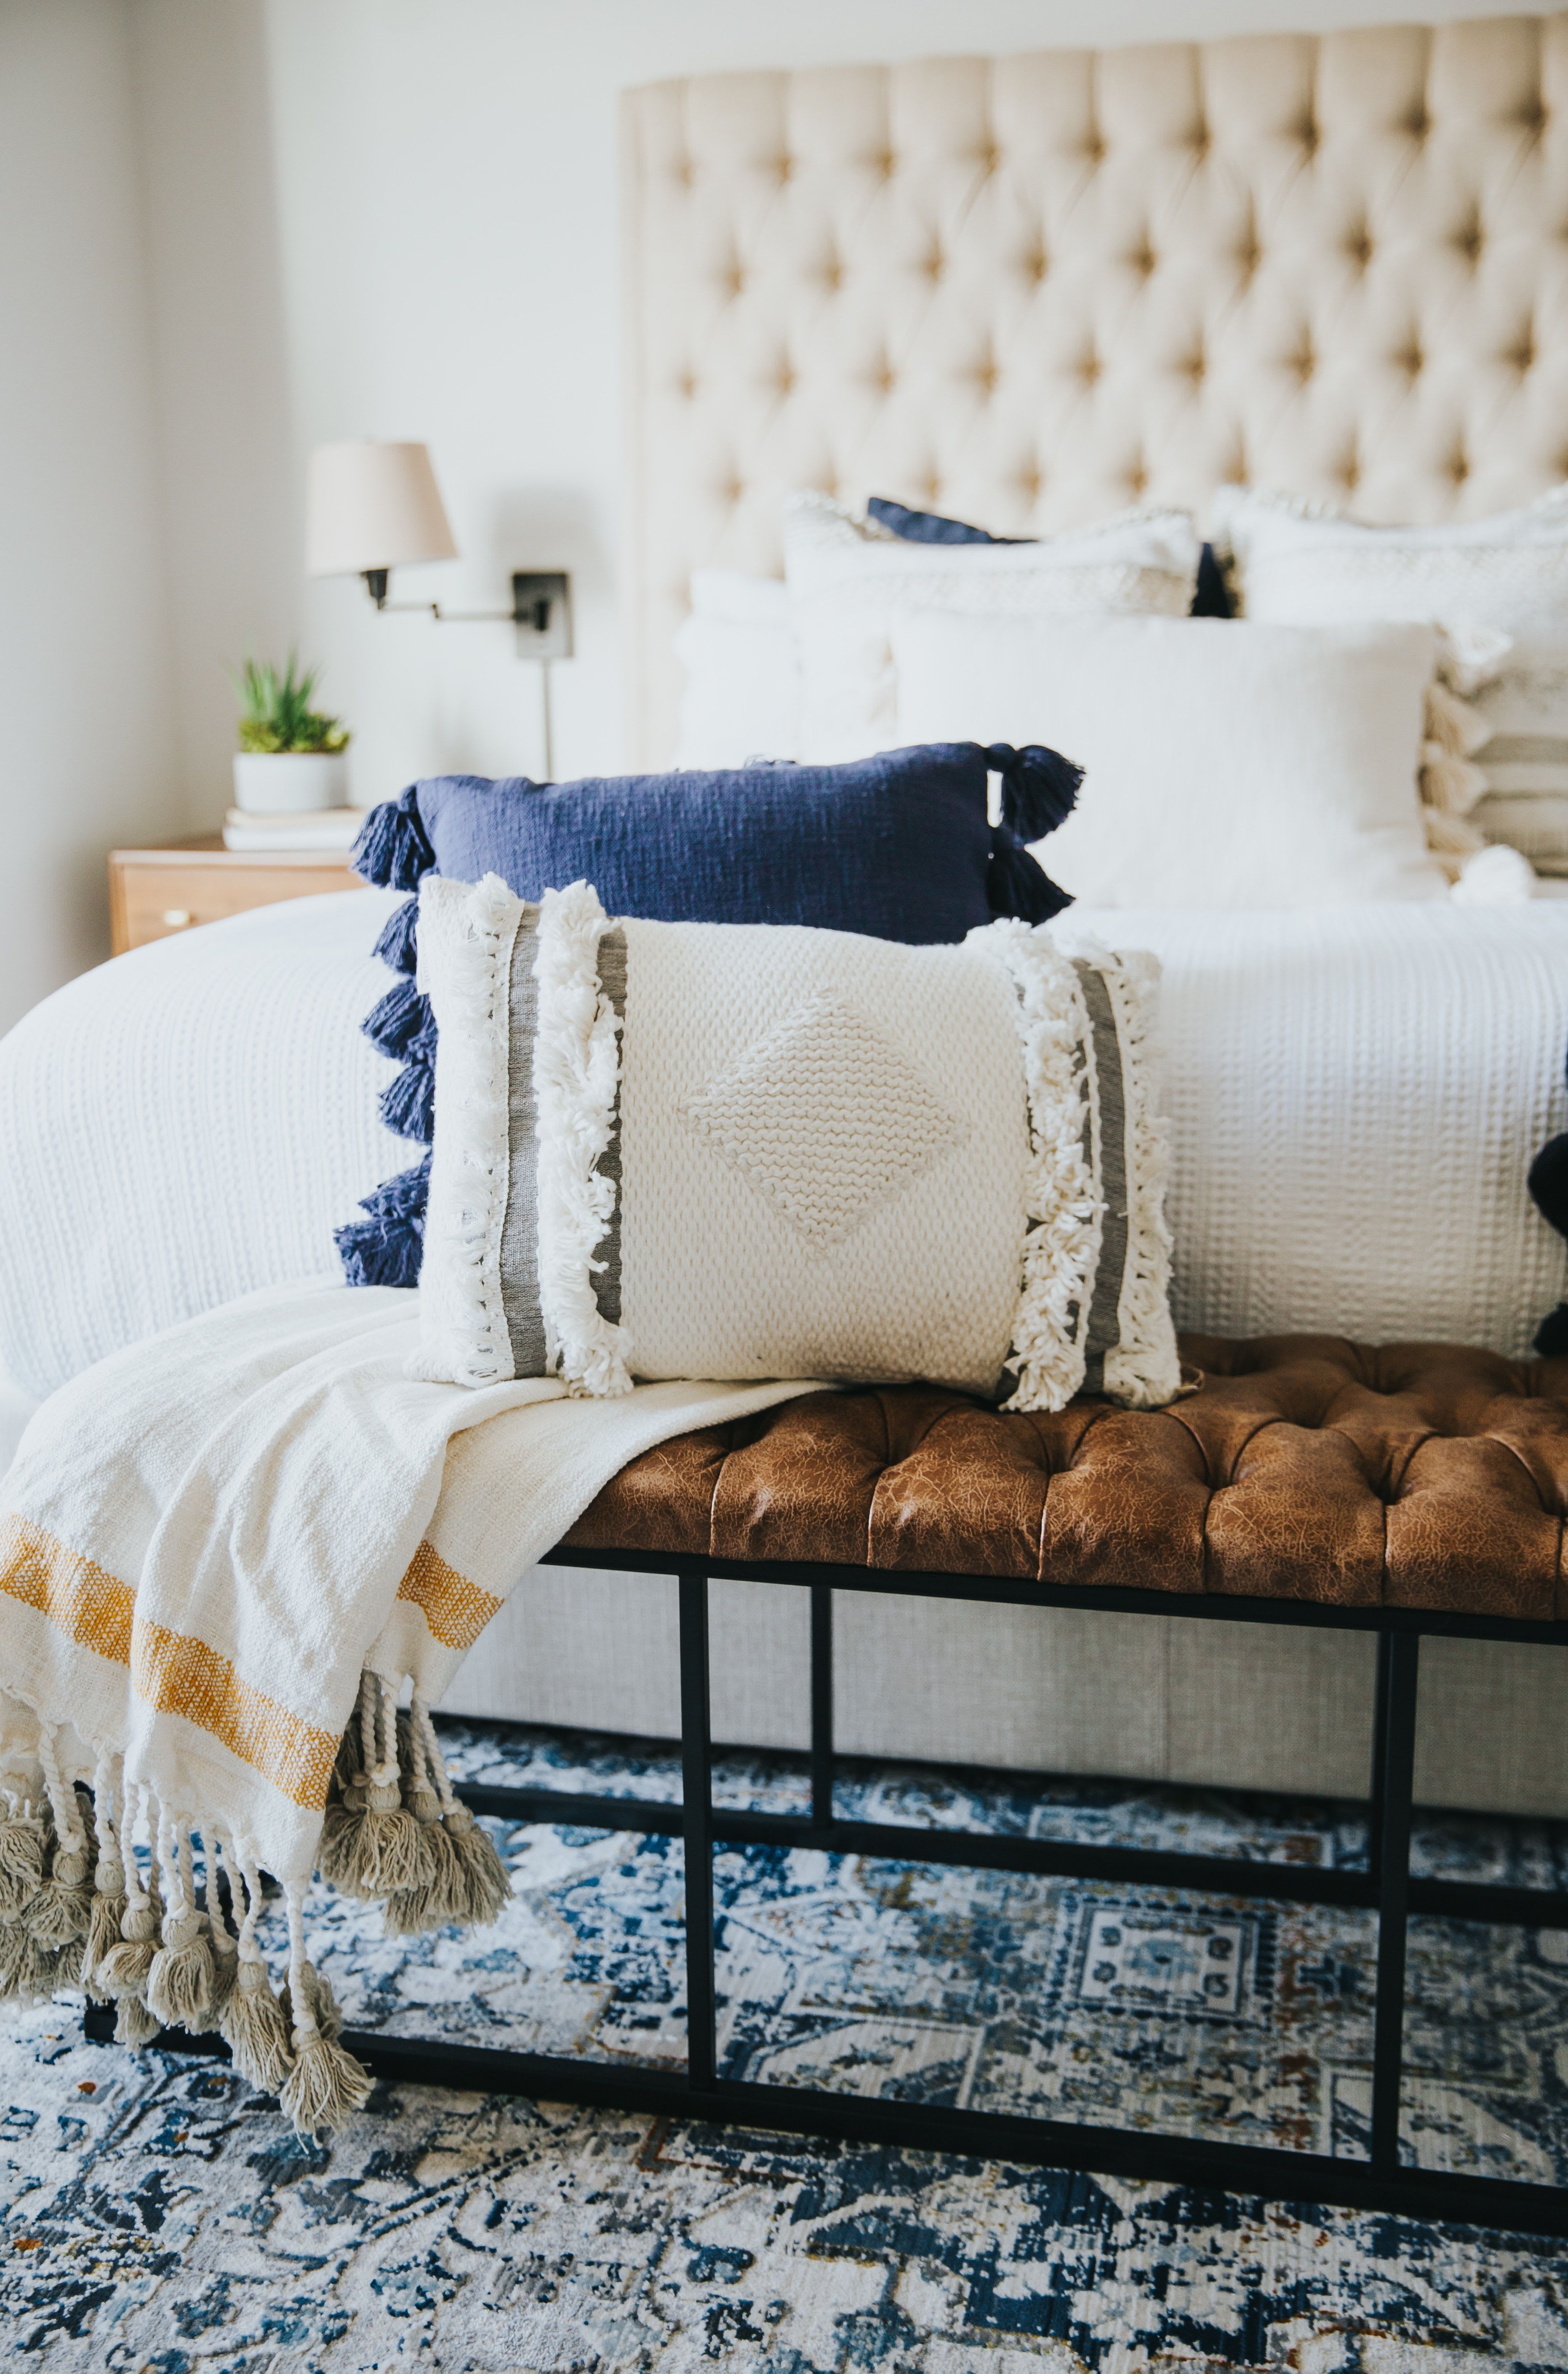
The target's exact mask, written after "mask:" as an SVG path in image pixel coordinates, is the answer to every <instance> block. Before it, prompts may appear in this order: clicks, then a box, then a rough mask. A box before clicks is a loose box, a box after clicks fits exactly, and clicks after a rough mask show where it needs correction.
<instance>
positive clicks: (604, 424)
mask: <svg viewBox="0 0 1568 2374" xmlns="http://www.w3.org/2000/svg"><path fill="white" fill-rule="evenodd" d="M1505 5H1506V0H1504V6H1505ZM1480 13H1486V10H1485V0H1457V5H1453V6H1444V5H1442V0H1435V5H1433V6H1428V7H1424V8H1423V7H1421V6H1404V7H1401V6H1399V5H1398V0H1360V5H1356V0H1099V5H1098V6H1095V7H1094V8H1093V9H1089V8H1086V7H1085V6H1082V0H269V5H268V25H269V29H270V35H271V45H272V67H273V103H274V111H275V125H276V139H277V149H276V172H277V184H278V191H279V196H280V202H281V210H282V235H283V253H284V285H285V290H286V305H287V318H288V324H289V336H290V347H291V353H292V357H293V368H294V387H295V405H296V411H297V417H298V426H299V429H300V432H301V434H302V436H303V437H304V438H305V439H306V440H307V441H317V440H324V439H327V438H333V437H344V436H353V435H357V434H361V433H366V432H368V433H369V434H372V435H375V436H380V437H415V438H425V439H427V441H429V443H430V445H431V448H432V451H433V453H434V456H435V461H436V466H437V470H438V472H439V476H440V478H441V481H442V485H443V487H444V488H445V491H446V494H447V499H448V506H449V509H450V511H451V516H452V521H453V524H454V527H455V529H456V533H457V540H458V544H459V546H460V548H461V549H462V554H463V558H462V562H460V563H458V564H456V565H453V564H447V565H445V566H443V567H440V568H431V569H424V570H407V571H405V572H403V573H402V576H401V579H400V581H399V582H400V587H401V591H402V592H403V593H404V594H406V595H410V596H412V595H414V594H415V593H416V592H417V593H420V594H422V595H423V596H424V597H426V598H428V597H429V596H431V595H435V596H437V597H439V599H441V600H442V601H443V602H445V601H448V600H450V601H451V603H452V605H453V606H458V607H479V606H482V605H493V604H495V603H497V602H505V601H506V599H507V597H508V588H507V576H508V572H509V570H510V569H512V568H514V567H521V568H527V567H539V568H545V567H557V568H559V567H565V568H568V569H569V570H571V571H572V575H573V580H574V585H575V590H576V594H577V603H578V648H579V657H578V659H576V660H575V661H574V662H573V663H572V664H570V665H569V666H568V667H566V668H563V669H561V670H560V671H558V693H557V703H556V707H557V729H558V730H557V746H556V772H557V774H561V775H570V774H572V773H580V772H585V771H589V770H599V769H613V768H614V767H615V766H616V765H617V764H618V763H620V758H621V739H620V703H619V688H618V683H617V675H618V660H619V643H618V630H617V622H616V616H615V546H616V487H617V476H618V461H619V438H620V413H619V393H618V385H617V356H618V340H617V301H618V299H617V282H616V275H617V262H616V196H615V145H616V106H615V101H616V94H617V92H618V91H619V90H620V89H621V88H624V87H626V86H627V85H630V84H635V83H638V82H645V81H651V80H655V79H657V78H659V77H661V76H673V75H680V74H686V73H691V72H700V71H711V70H716V69H721V68H727V67H734V66H755V65H800V64H809V63H826V62H829V61H832V60H843V59H855V58H868V57H871V58H882V57H895V56H919V55H928V54H932V53H939V54H940V53H943V52H952V51H956V50H965V51H1006V50H1010V49H1024V48H1036V47H1041V46H1047V45H1049V44H1051V43H1067V44H1071V43H1075V42H1086V41H1088V42H1096V43H1103V42H1108V41H1141V40H1151V39H1161V40H1169V39H1172V38H1176V37H1179V36H1181V35H1183V34H1188V33H1190V34H1194V35H1207V34H1213V33H1226V32H1237V31H1260V30H1265V29H1281V28H1286V27H1290V26H1293V25H1299V24H1300V23H1302V22H1303V21H1308V20H1309V21H1311V22H1312V23H1314V24H1317V25H1323V26H1327V25H1329V24H1348V23H1356V22H1361V23H1368V22H1372V23H1376V22H1382V21H1386V20H1387V18H1390V17H1398V16H1407V17H1411V18H1422V17H1430V16H1445V15H1446V16H1466V15H1475V14H1480ZM1492 13H1503V7H1502V6H1498V7H1494V8H1493V10H1492ZM304 616H305V617H306V619H307V621H308V631H307V637H306V640H307V642H308V645H309V648H310V651H311V652H313V653H320V654H322V655H323V656H324V657H325V659H326V662H327V664H328V670H329V675H328V688H329V689H330V690H331V692H332V693H333V696H334V698H335V699H337V700H338V701H341V702H342V704H343V705H344V706H345V709H346V711H347V712H348V714H349V717H350V720H351V722H352V723H353V724H354V726H355V728H356V742H355V746H354V751H353V764H354V782H355V790H356V795H357V797H358V798H360V799H366V800H369V799H376V798H380V797H382V796H384V795H386V794H387V793H391V792H393V791H395V790H397V789H398V788H399V787H400V786H401V785H402V784H403V783H404V782H406V781H408V780H409V779H410V778H411V777H412V776H414V775H415V774H417V773H420V772H424V771H427V770H434V769H438V768H441V767H465V768H474V769H476V770H480V771H483V772H525V773H531V772H534V771H536V770H539V768H540V765H541V760H540V752H539V743H538V739H537V711H536V706H535V703H536V686H535V682H534V678H533V672H532V670H531V669H530V668H528V667H526V666H523V665H521V664H519V663H518V661H517V660H516V659H515V658H514V657H513V656H512V655H511V651H510V637H509V631H508V629H506V628H504V627H499V626H497V627H457V626H450V627H446V626H443V627H436V626H432V625H431V624H429V623H428V622H427V621H425V620H422V619H412V618H409V619H392V618H380V619H378V618H376V617H374V616H373V615H372V614H371V612H370V610H369V605H368V604H367V603H366V601H365V598H364V595H363V593H361V591H360V590H359V588H358V587H357V585H356V584H355V583H354V582H329V583H326V584H324V585H317V586H314V587H312V588H310V591H309V593H308V595H307V597H306V602H305V609H304Z"/></svg>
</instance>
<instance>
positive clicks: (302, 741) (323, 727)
mask: <svg viewBox="0 0 1568 2374" xmlns="http://www.w3.org/2000/svg"><path fill="white" fill-rule="evenodd" d="M320 675H321V670H320V669H319V668H306V669H304V670H303V671H301V669H300V666H299V662H298V658H297V657H296V655H295V653H294V652H289V654H288V662H287V666H286V667H285V668H284V669H283V671H282V673H281V675H280V674H279V672H278V670H277V669H276V668H275V667H274V666H272V665H271V664H270V663H269V662H267V661H264V660H247V661H246V662H245V664H244V667H243V668H242V669H241V671H240V675H239V676H237V677H236V679H235V684H234V689H235V690H236V692H237V693H238V694H239V696H240V748H241V750H256V751H264V752H268V753H274V752H278V751H289V750H298V751H331V750H343V749H346V748H347V746H348V729H347V727H346V726H345V725H344V724H343V723H341V722H340V721H339V720H338V719H337V718H335V717H325V716H323V715H322V712H321V711H320V710H315V709H312V708H311V706H310V695H311V694H312V693H313V692H314V691H315V689H316V684H317V679H318V678H319V676H320Z"/></svg>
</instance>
